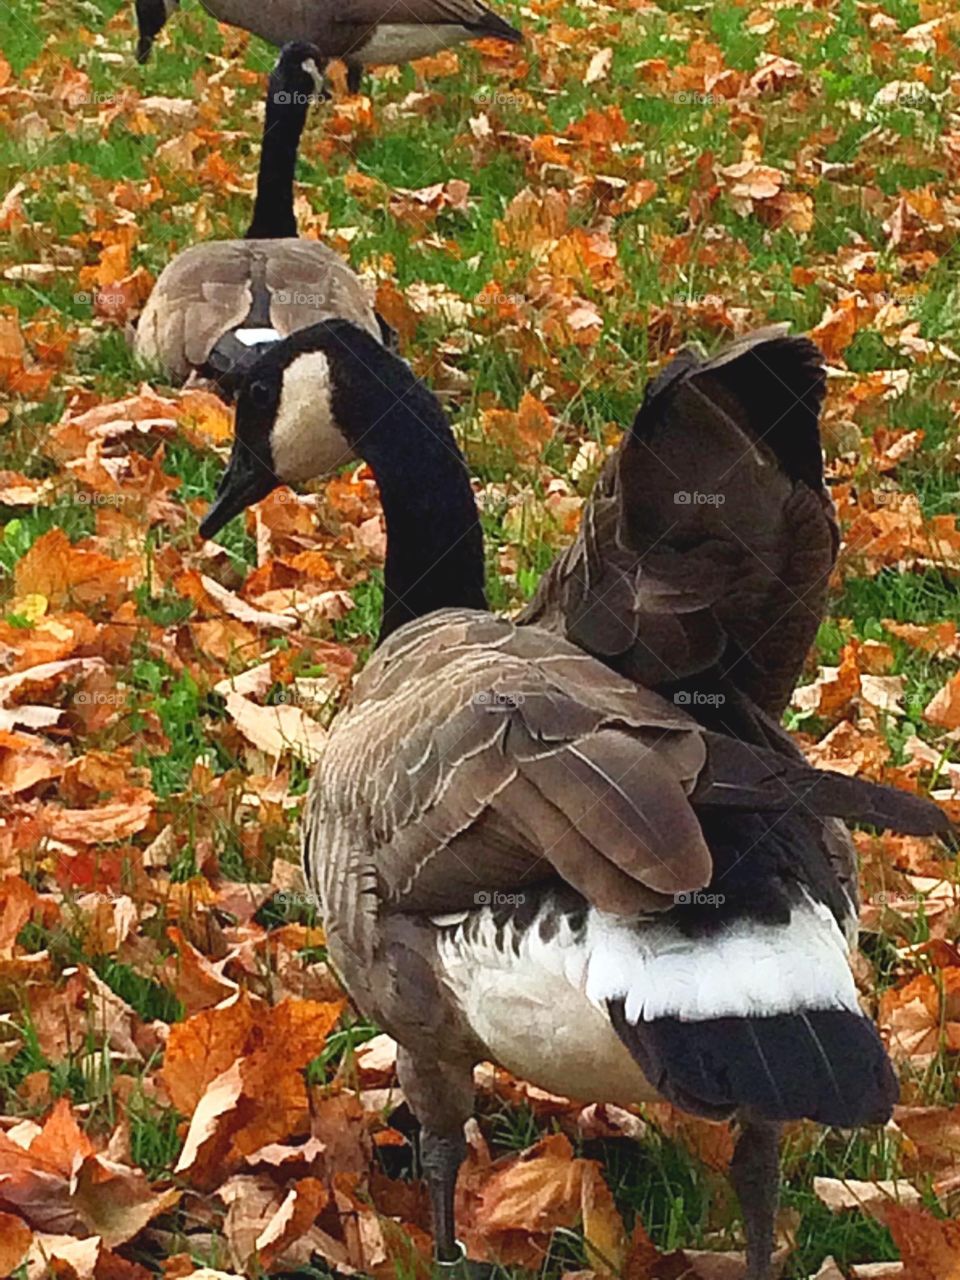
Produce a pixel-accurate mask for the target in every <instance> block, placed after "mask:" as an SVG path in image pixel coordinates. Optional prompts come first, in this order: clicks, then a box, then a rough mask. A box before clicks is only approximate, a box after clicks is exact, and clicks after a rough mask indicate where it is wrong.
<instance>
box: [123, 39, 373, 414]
mask: <svg viewBox="0 0 960 1280" xmlns="http://www.w3.org/2000/svg"><path fill="white" fill-rule="evenodd" d="M317 56H318V55H317V51H316V49H314V48H313V47H312V46H309V45H302V44H300V45H298V44H289V45H287V46H286V47H285V48H284V50H283V51H282V52H281V54H280V58H279V60H278V62H277V65H276V67H275V68H274V70H273V73H272V74H271V77H270V85H269V89H268V94H267V103H266V116H265V120H264V138H263V145H262V148H261V156H260V169H259V173H258V179H257V197H256V201H255V204H254V211H253V217H252V220H251V224H250V229H249V231H248V233H247V236H246V238H245V239H243V240H214V241H209V242H207V243H205V244H198V245H193V246H192V247H191V248H189V249H186V250H184V251H183V252H182V253H180V254H178V255H177V256H176V257H175V258H174V259H173V260H172V261H171V262H169V263H168V264H167V266H166V267H165V268H164V269H163V271H162V272H161V274H160V276H159V278H158V280H157V283H156V285H155V286H154V289H153V291H152V292H151V294H150V297H149V298H148V299H147V302H146V305H145V306H144V309H143V312H142V314H141V316H140V319H139V323H138V325H137V329H136V334H135V337H134V353H135V354H136V356H137V357H138V358H139V359H141V360H142V361H144V362H145V363H146V364H149V365H152V366H155V367H158V368H160V369H161V370H163V372H164V374H165V375H166V376H167V377H168V378H169V379H170V380H171V381H172V382H174V383H182V382H186V381H187V380H188V379H189V378H190V377H191V376H197V377H202V378H209V379H212V380H215V381H216V382H217V384H218V386H219V387H220V389H221V391H223V392H224V393H225V394H228V395H230V394H232V393H233V390H234V389H235V387H236V385H237V382H238V380H239V378H240V377H241V376H242V374H243V372H244V371H245V370H246V369H248V368H249V367H250V365H251V364H252V363H253V362H254V361H255V360H256V358H257V356H258V355H259V354H260V353H261V352H262V351H263V350H265V348H266V347H267V346H269V345H270V344H271V343H275V342H278V341H279V340H280V339H281V338H285V337H286V336H287V335H288V334H290V333H293V332H295V331H296V330H297V329H302V328H305V327H307V326H308V325H312V324H316V323H318V322H319V321H322V320H326V319H330V318H331V317H335V316H339V317H342V318H343V319H347V320H349V321H351V322H352V323H353V324H355V325H358V326H359V327H360V328H363V329H366V330H367V331H368V332H369V333H371V334H372V335H373V336H374V337H380V336H381V335H382V334H383V333H385V332H386V330H385V326H383V325H382V324H381V322H380V321H379V319H378V317H377V314H376V312H375V311H374V309H373V305H372V303H371V301H370V298H369V296H368V294H367V290H366V289H365V287H364V285H363V284H362V283H361V281H360V280H359V279H358V278H357V276H356V274H355V273H354V272H353V271H352V270H351V268H350V267H349V266H348V264H347V263H346V262H344V260H343V259H342V258H341V257H340V256H339V255H338V254H336V253H335V252H334V251H333V250H332V249H330V248H328V247H327V246H326V245H324V244H321V243H320V242H319V241H316V240H305V239H301V238H300V237H298V236H297V224H296V218H295V217H294V212H293V179H294V170H295V166H296V158H297V150H298V147H299V142H300V135H301V133H302V130H303V126H304V123H305V121H306V115H307V110H308V101H309V97H310V95H311V94H313V93H314V92H315V91H316V84H317V80H318V79H319V70H318V68H317V62H316V59H317Z"/></svg>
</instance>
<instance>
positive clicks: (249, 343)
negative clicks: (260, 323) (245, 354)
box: [234, 329, 280, 347]
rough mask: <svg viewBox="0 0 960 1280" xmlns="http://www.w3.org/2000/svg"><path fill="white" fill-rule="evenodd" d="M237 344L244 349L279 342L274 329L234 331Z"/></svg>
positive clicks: (278, 336)
mask: <svg viewBox="0 0 960 1280" xmlns="http://www.w3.org/2000/svg"><path fill="white" fill-rule="evenodd" d="M234 333H235V335H236V337H237V340H238V341H239V342H242V343H243V345H244V346H245V347H256V346H258V345H259V344H260V343H261V342H279V341H280V335H279V333H277V331H276V329H234Z"/></svg>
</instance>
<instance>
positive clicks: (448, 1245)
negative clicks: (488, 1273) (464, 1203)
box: [420, 1128, 467, 1276]
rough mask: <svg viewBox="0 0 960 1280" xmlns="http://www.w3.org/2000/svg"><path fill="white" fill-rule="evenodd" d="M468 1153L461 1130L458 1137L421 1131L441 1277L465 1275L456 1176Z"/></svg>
mask: <svg viewBox="0 0 960 1280" xmlns="http://www.w3.org/2000/svg"><path fill="white" fill-rule="evenodd" d="M466 1154H467V1144H466V1142H465V1140H464V1137H463V1132H462V1130H461V1131H460V1132H459V1133H457V1134H439V1133H434V1132H432V1131H431V1130H430V1129H426V1128H424V1129H422V1130H421V1132H420V1165H421V1168H422V1169H423V1176H424V1178H425V1179H426V1183H427V1190H428V1191H429V1193H430V1208H431V1210H432V1213H433V1239H434V1250H435V1255H434V1256H435V1259H436V1266H437V1268H438V1271H439V1272H441V1273H442V1274H446V1275H448V1276H449V1275H452V1273H453V1271H454V1270H456V1273H457V1275H458V1276H460V1275H464V1274H466V1272H465V1270H462V1268H464V1267H465V1264H466V1255H465V1253H464V1250H463V1245H462V1244H461V1243H460V1242H459V1240H458V1239H457V1231H456V1222H455V1220H454V1191H455V1189H456V1185H457V1173H458V1172H459V1170H460V1166H461V1164H462V1163H463V1159H464V1156H466Z"/></svg>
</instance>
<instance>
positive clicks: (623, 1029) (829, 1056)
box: [608, 1000, 898, 1128]
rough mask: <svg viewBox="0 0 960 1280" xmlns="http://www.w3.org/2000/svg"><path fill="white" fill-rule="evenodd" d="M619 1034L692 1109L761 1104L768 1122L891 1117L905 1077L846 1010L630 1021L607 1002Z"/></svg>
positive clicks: (647, 1070) (660, 1083)
mask: <svg viewBox="0 0 960 1280" xmlns="http://www.w3.org/2000/svg"><path fill="white" fill-rule="evenodd" d="M608 1008H609V1011H610V1018H611V1020H612V1022H613V1025H614V1027H615V1029H616V1032H617V1034H618V1035H619V1037H620V1039H621V1040H622V1041H623V1042H624V1044H625V1045H626V1046H627V1048H628V1049H629V1050H630V1052H631V1054H632V1055H633V1056H634V1058H635V1059H636V1060H637V1062H638V1063H639V1064H640V1066H641V1068H642V1069H643V1071H644V1074H645V1075H646V1076H647V1077H648V1079H650V1081H651V1083H652V1084H653V1085H654V1086H655V1087H656V1088H657V1089H658V1090H659V1091H660V1092H661V1093H662V1094H663V1095H664V1096H665V1097H666V1098H668V1099H670V1101H672V1102H674V1103H675V1104H676V1105H677V1106H680V1107H682V1108H683V1109H684V1110H687V1111H693V1112H695V1113H699V1114H702V1115H708V1116H722V1115H727V1114H730V1113H731V1112H732V1111H734V1110H735V1109H736V1108H738V1107H750V1108H753V1109H754V1110H755V1111H756V1113H757V1114H759V1115H761V1116H763V1117H764V1118H766V1119H768V1120H801V1119H809V1120H816V1121H817V1122H818V1123H820V1124H828V1125H837V1126H838V1127H841V1128H853V1127H856V1126H858V1125H865V1124H885V1123H886V1121H887V1120H889V1118H890V1115H891V1113H892V1111H893V1107H894V1104H895V1103H896V1101H897V1096H898V1083H897V1077H896V1075H895V1074H894V1071H893V1068H892V1066H891V1065H890V1060H889V1058H888V1057H887V1054H886V1051H885V1049H884V1047H883V1044H882V1043H881V1040H880V1036H879V1035H878V1034H877V1030H876V1028H875V1027H874V1025H873V1023H872V1022H870V1020H869V1019H868V1018H865V1017H864V1016H863V1015H862V1014H859V1013H852V1012H848V1011H847V1010H844V1009H819V1010H798V1011H796V1012H793V1013H781V1014H775V1015H773V1016H771V1017H768V1018H733V1017H728V1018H714V1019H710V1020H708V1021H703V1022H682V1021H681V1020H680V1019H679V1018H658V1019H655V1020H654V1021H652V1022H640V1023H638V1024H633V1023H630V1022H628V1021H627V1020H626V1018H625V1016H624V1009H623V1001H622V1000H620V1001H614V1002H611V1003H610V1004H609V1005H608Z"/></svg>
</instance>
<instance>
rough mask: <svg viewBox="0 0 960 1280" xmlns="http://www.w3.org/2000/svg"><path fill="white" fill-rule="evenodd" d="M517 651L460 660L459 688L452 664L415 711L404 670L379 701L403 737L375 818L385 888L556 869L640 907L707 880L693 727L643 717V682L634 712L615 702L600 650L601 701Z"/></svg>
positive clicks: (539, 874)
mask: <svg viewBox="0 0 960 1280" xmlns="http://www.w3.org/2000/svg"><path fill="white" fill-rule="evenodd" d="M525 665H526V664H522V663H518V662H517V661H515V660H511V659H505V661H504V664H503V666H504V669H503V670H502V671H501V672H499V673H498V672H497V671H496V668H495V666H488V667H487V668H486V669H485V670H484V671H483V673H482V675H481V677H480V679H479V680H478V675H477V672H476V671H475V670H471V669H470V665H469V664H464V669H465V673H466V674H467V675H468V676H469V679H467V680H465V681H464V683H463V684H462V685H460V686H459V688H458V690H457V693H456V695H453V693H452V688H451V685H452V684H455V683H456V681H455V680H453V679H452V677H453V676H455V675H456V674H458V671H457V664H456V663H454V664H452V665H451V664H448V665H447V666H446V668H445V671H444V673H443V679H442V680H439V681H436V682H433V681H431V680H430V679H429V677H428V678H427V679H425V680H424V682H423V685H422V692H421V694H420V695H416V694H415V695H414V696H418V697H421V698H422V699H423V700H424V702H425V703H426V701H429V706H427V705H424V706H423V707H422V710H421V714H420V717H419V721H418V722H417V723H414V722H413V719H412V717H411V716H409V715H408V714H406V713H405V708H404V705H403V703H404V702H405V701H406V698H409V696H410V694H411V689H410V686H409V685H408V686H406V687H405V688H404V691H403V692H404V694H405V695H406V698H401V699H399V700H397V699H390V700H389V701H386V702H384V703H382V704H381V706H380V714H381V715H383V716H384V718H385V721H386V720H387V719H389V722H390V725H391V739H392V741H393V742H395V743H397V744H398V746H399V749H398V750H397V752H396V755H395V757H394V760H393V762H392V767H391V768H390V770H389V778H383V779H382V780H381V785H380V787H379V788H378V794H379V795H380V796H381V797H382V799H381V802H380V803H379V804H378V806H377V811H376V814H375V816H374V817H373V819H372V825H373V826H374V827H375V828H376V829H377V830H378V831H379V832H380V833H381V835H380V848H379V850H378V854H377V867H378V874H379V876H380V879H381V886H380V895H381V899H382V900H384V901H385V902H386V903H387V904H389V905H393V906H402V908H403V909H404V910H420V911H425V910H429V911H452V910H459V909H464V908H469V907H472V906H474V905H475V904H476V903H478V902H482V901H484V900H485V899H484V897H483V896H482V895H484V894H485V893H490V892H491V891H496V892H502V893H522V891H523V890H524V889H525V888H532V887H533V886H535V885H537V884H542V883H544V882H547V881H550V880H553V879H556V878H558V877H560V878H562V879H563V880H565V881H567V883H569V884H570V885H572V886H573V887H574V888H575V889H577V890H579V891H580V892H581V893H582V894H583V895H584V897H585V898H586V899H587V900H589V901H590V902H592V903H594V904H595V905H597V906H599V907H601V908H602V909H604V910H608V911H613V912H620V913H624V914H633V913H636V912H638V911H641V910H649V909H663V908H665V907H667V906H669V905H670V903H671V902H672V899H673V895H674V894H675V893H681V892H688V891H690V890H692V889H696V888H700V887H702V886H703V885H704V884H706V883H707V882H708V880H709V878H710V872H711V861H710V855H709V852H708V850H707V847H706V844H705V841H704V838H703V835H702V833H701V830H700V825H699V823H698V821H697V819H696V816H695V814H694V812H693V810H692V808H691V807H690V804H689V801H688V799H687V793H688V792H689V791H690V790H691V788H692V786H693V784H694V781H695V779H696V777H697V775H698V772H699V770H700V768H701V766H702V762H703V746H702V737H701V734H700V731H699V730H698V729H697V728H696V726H691V725H687V724H684V725H683V727H682V728H676V727H674V728H664V727H663V726H662V725H661V724H658V723H656V722H655V721H656V716H654V717H653V718H652V719H653V721H654V722H653V723H650V722H647V723H644V720H643V716H642V714H640V715H638V714H636V713H637V711H638V709H640V708H641V707H642V702H643V699H642V698H641V697H637V698H636V699H635V700H634V701H635V705H634V708H633V710H634V713H635V714H634V718H633V721H632V722H631V721H630V720H625V719H623V718H621V717H617V716H616V715H611V713H610V709H609V706H605V705H604V696H603V693H602V688H603V685H604V682H605V681H606V679H607V675H606V673H605V672H604V671H603V668H602V667H599V666H597V664H595V663H592V664H590V665H591V666H592V667H595V668H596V670H597V672H598V673H599V676H600V685H601V693H600V695H599V697H598V702H597V703H596V704H594V705H591V704H590V703H586V702H584V701H583V700H582V698H581V697H574V696H571V692H569V691H567V690H565V689H564V688H563V687H562V682H560V681H557V680H553V679H551V678H550V677H549V675H548V674H545V673H544V672H543V671H542V670H540V669H539V668H538V667H537V666H536V665H535V664H533V663H530V664H529V666H528V668H527V669H526V670H524V669H523V668H524V666H525ZM478 686H479V687H478ZM628 692H631V693H632V691H630V690H629V688H628ZM657 701H659V700H657ZM370 727H371V726H370V725H369V724H368V726H367V728H368V729H369V728H370ZM356 769H357V774H358V776H360V774H361V772H362V771H363V767H362V766H360V765H357V766H356ZM478 895H479V896H478Z"/></svg>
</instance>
